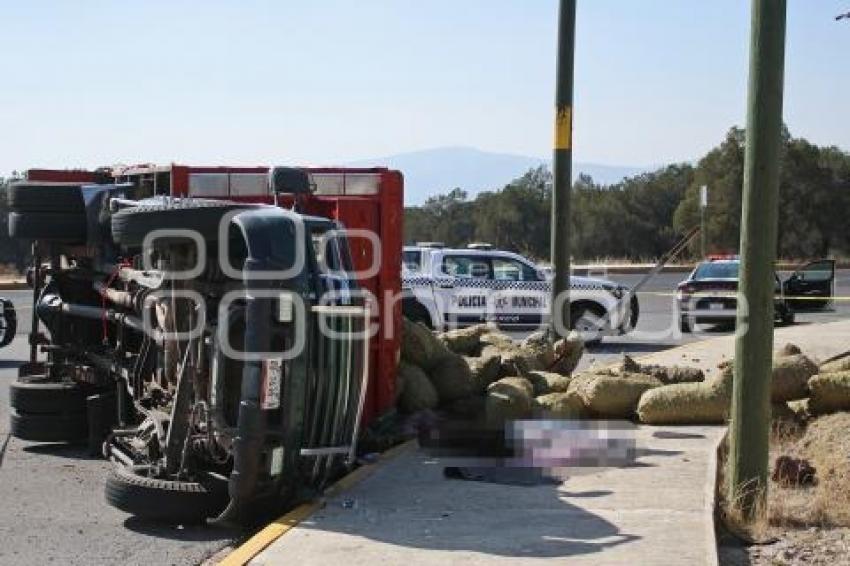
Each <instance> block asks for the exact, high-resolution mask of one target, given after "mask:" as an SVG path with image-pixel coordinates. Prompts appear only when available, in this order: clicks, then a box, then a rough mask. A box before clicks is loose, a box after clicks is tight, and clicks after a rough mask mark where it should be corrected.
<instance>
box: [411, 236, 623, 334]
mask: <svg viewBox="0 0 850 566" xmlns="http://www.w3.org/2000/svg"><path fill="white" fill-rule="evenodd" d="M549 281H550V280H549V278H548V277H547V276H546V274H545V273H544V271H543V270H541V269H540V268H538V267H537V266H536V265H535V264H534V263H533V262H531V261H530V260H528V259H526V258H524V257H523V256H521V255H518V254H515V253H511V252H506V251H500V250H494V249H489V248H488V247H487V246H483V245H481V244H476V245H474V246H471V247H470V248H466V249H463V248H460V249H453V248H446V247H442V246H441V245H440V244H438V243H429V244H427V245H418V246H409V247H405V248H404V255H403V267H402V290H403V300H402V311H403V313H404V315H405V316H406V317H407V318H409V319H411V320H414V321H418V322H422V323H424V324H426V325H427V326H429V327H430V328H432V329H435V330H445V329H448V328H458V327H463V326H469V325H472V324H477V323H480V322H495V323H496V324H498V325H499V326H501V327H506V328H536V327H540V326H542V325H544V324H547V323H548V321H549V316H550V315H549V313H550V309H551V300H552V297H551V284H550V282H549ZM630 295H631V294H630V293H629V289H628V288H626V287H623V286H622V285H618V284H617V283H614V282H612V281H608V280H604V279H596V278H591V277H576V276H572V277H570V321H571V326H572V327H573V328H574V329H576V330H578V331H580V332H581V333H582V335H583V338H584V339H585V340H586V341H589V342H595V341H598V340H600V339H601V338H602V336H606V335H620V334H624V333H626V332H629V331H630V330H631V329H632V328H634V327H635V325H636V324H637V319H638V314H639V307H638V302H637V298H636V297H635V296H630Z"/></svg>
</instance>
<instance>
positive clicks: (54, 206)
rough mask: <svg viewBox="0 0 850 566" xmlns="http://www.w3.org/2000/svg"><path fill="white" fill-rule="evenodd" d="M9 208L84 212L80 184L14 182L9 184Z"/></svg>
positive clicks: (26, 210)
mask: <svg viewBox="0 0 850 566" xmlns="http://www.w3.org/2000/svg"><path fill="white" fill-rule="evenodd" d="M9 208H11V209H12V210H14V211H16V212H61V213H63V214H69V213H80V214H82V213H84V212H85V209H86V207H85V203H84V202H83V193H82V191H81V190H80V186H79V185H63V184H44V183H26V182H24V183H13V184H11V185H9Z"/></svg>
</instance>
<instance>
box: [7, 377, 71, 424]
mask: <svg viewBox="0 0 850 566" xmlns="http://www.w3.org/2000/svg"><path fill="white" fill-rule="evenodd" d="M9 405H11V407H12V408H14V409H16V410H17V411H18V413H21V414H39V415H44V414H48V415H49V414H59V413H73V414H76V413H85V410H86V395H85V393H84V392H83V390H82V388H81V387H80V386H79V385H78V384H76V383H69V382H56V381H47V380H46V378H45V377H44V376H30V377H25V378H21V379H19V380H18V381H14V382H12V384H11V385H10V386H9Z"/></svg>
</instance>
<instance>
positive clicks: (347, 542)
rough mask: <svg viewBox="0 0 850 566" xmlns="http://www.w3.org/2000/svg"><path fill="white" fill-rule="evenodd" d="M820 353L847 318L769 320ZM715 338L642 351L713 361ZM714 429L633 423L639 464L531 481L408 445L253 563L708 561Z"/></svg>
mask: <svg viewBox="0 0 850 566" xmlns="http://www.w3.org/2000/svg"><path fill="white" fill-rule="evenodd" d="M785 342H794V343H796V344H797V345H798V346H800V347H801V348H802V349H803V351H804V352H805V353H807V354H809V355H812V356H815V357H817V358H820V359H824V358H826V357H829V356H832V355H835V354H837V353H839V352H841V351H843V350H846V349H848V348H850V321H847V322H844V321H842V322H837V323H831V324H825V325H809V326H806V325H798V326H792V327H788V328H782V329H777V332H776V344H777V347H778V346H781V345H782V344H784V343H785ZM733 348H734V338H733V337H731V336H730V337H720V338H714V339H710V340H706V341H703V342H699V343H694V344H690V345H687V346H683V347H680V348H674V349H672V350H668V351H665V352H660V353H658V354H653V355H650V356H644V357H642V358H641V360H642V361H644V362H647V363H663V364H688V365H698V366H701V367H704V368H705V369H708V370H712V369H713V368H714V367H715V366H716V365H717V364H718V363H719V362H721V361H723V360H724V359H728V358H730V357H731V356H732V352H733ZM724 430H725V428H724V427H648V426H640V427H638V428H637V432H636V438H637V445H638V447H639V454H640V457H639V458H638V463H637V465H632V466H629V467H625V468H608V469H603V470H597V471H590V472H588V471H584V472H583V473H578V474H577V475H575V476H572V477H569V478H568V479H567V480H566V481H565V482H564V483H563V484H562V485H534V486H529V487H521V486H508V485H496V484H490V483H482V482H468V481H457V480H447V479H444V477H443V474H442V470H443V466H442V465H441V463H440V462H439V461H437V460H433V459H429V458H428V457H427V456H426V455H424V454H423V453H422V452H420V451H418V450H416V449H415V448H413V449H410V450H407V451H403V452H402V453H401V454H400V455H398V456H397V457H396V458H394V459H392V460H389V461H387V462H385V463H382V464H379V465H377V466H376V469H375V471H374V473H372V474H371V475H369V476H368V477H367V478H366V479H365V480H363V481H362V482H360V483H358V484H356V485H354V486H353V487H351V488H350V489H348V490H345V491H342V492H341V493H338V494H335V495H333V496H331V497H329V498H328V499H327V501H326V502H325V505H324V506H323V507H322V508H320V509H319V510H317V511H316V512H314V513H313V514H312V515H311V516H309V517H307V518H306V519H304V520H302V521H301V522H300V523H298V524H297V525H296V526H294V527H293V528H291V529H289V530H288V531H287V532H286V534H285V535H284V536H282V537H281V538H279V539H277V540H276V541H275V542H273V543H272V544H271V545H269V546H268V547H267V548H266V549H265V550H264V551H263V552H261V553H260V554H258V555H257V556H256V557H255V558H254V560H253V561H252V562H251V563H252V564H269V565H271V564H283V563H290V564H299V565H309V564H346V565H347V566H359V565H364V566H365V565H369V566H372V565H374V564H379V563H385V564H404V565H406V566H418V565H432V564H433V565H444V564H454V563H463V564H472V565H477V564H535V563H543V562H546V563H554V562H556V561H557V562H567V561H568V562H569V563H570V564H593V565H594V566H596V565H599V564H606V565H607V564H659V565H662V564H663V565H667V564H689V565H690V564H716V563H717V556H716V546H715V539H714V523H713V504H714V501H713V486H714V474H715V468H716V465H715V459H714V456H715V448H716V445H717V442H718V440H719V439H720V437H721V436H722V434H723V432H724Z"/></svg>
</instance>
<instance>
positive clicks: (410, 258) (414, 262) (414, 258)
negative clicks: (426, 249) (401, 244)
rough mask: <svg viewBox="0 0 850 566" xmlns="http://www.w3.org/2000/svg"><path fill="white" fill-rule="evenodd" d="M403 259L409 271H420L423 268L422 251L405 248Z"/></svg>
mask: <svg viewBox="0 0 850 566" xmlns="http://www.w3.org/2000/svg"><path fill="white" fill-rule="evenodd" d="M402 260H403V264H404V267H405V268H406V269H407V270H408V271H420V270H421V269H422V252H420V251H414V250H405V251H404V256H403V257H402Z"/></svg>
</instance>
